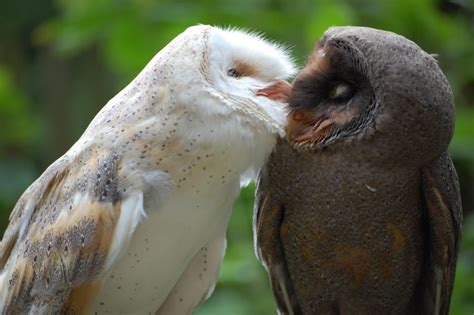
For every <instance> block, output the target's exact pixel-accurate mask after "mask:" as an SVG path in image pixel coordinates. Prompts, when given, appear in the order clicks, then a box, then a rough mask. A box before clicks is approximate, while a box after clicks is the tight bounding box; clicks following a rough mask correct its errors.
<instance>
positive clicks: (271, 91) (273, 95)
mask: <svg viewBox="0 0 474 315" xmlns="http://www.w3.org/2000/svg"><path fill="white" fill-rule="evenodd" d="M290 92H291V84H290V83H288V82H286V81H283V80H279V81H277V82H275V83H274V84H272V85H269V86H267V87H265V88H263V89H260V90H257V92H256V93H255V95H257V96H265V97H267V98H269V99H271V100H274V101H280V102H284V103H286V102H287V101H288V98H289V97H290Z"/></svg>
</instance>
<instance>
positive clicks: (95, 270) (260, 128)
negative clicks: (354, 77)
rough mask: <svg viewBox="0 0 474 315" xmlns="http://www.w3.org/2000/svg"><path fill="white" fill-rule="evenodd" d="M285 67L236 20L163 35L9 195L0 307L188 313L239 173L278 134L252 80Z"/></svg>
mask: <svg viewBox="0 0 474 315" xmlns="http://www.w3.org/2000/svg"><path fill="white" fill-rule="evenodd" d="M293 71H294V68H293V64H292V62H291V60H290V58H289V57H288V55H287V54H286V53H285V51H284V50H283V49H282V48H281V47H280V46H278V45H274V44H271V43H269V42H267V41H265V40H263V39H262V38H261V37H259V36H256V35H252V34H248V33H244V32H241V31H238V30H222V29H219V28H216V27H210V26H204V25H199V26H194V27H191V28H189V29H187V30H186V31H185V32H184V33H182V34H181V35H179V36H178V37H177V38H175V39H174V40H173V41H172V42H171V43H169V44H168V45H167V46H166V47H165V48H164V49H163V50H161V51H160V52H159V53H158V54H157V55H156V56H155V57H154V58H153V59H152V60H151V61H150V62H149V64H148V65H147V66H146V67H145V68H144V69H143V71H142V72H141V73H140V74H139V75H138V76H137V78H135V79H134V80H133V81H132V82H131V83H130V84H129V85H128V86H127V87H126V88H125V89H124V90H123V91H121V92H120V93H119V94H118V95H117V96H115V97H114V98H113V99H111V100H110V101H109V102H108V103H107V105H106V106H105V107H104V108H103V109H102V110H101V111H100V112H99V113H98V115H97V116H96V117H95V118H94V120H93V121H92V122H91V124H90V125H89V127H88V128H87V130H86V131H85V133H84V135H83V136H82V137H81V138H80V139H79V141H78V142H77V143H76V144H75V145H74V146H73V147H72V148H71V149H70V150H69V151H68V152H67V153H66V154H65V155H64V156H63V157H61V158H60V159H59V160H58V161H56V162H55V163H54V164H53V165H52V166H50V167H49V168H48V169H47V170H46V171H45V173H44V174H43V175H42V176H41V177H40V178H39V179H38V180H37V181H36V182H35V183H33V184H32V185H31V186H30V188H29V189H28V190H27V191H26V192H25V193H24V194H23V196H22V197H21V199H20V200H19V201H18V203H17V205H16V207H15V209H14V211H13V212H12V215H11V222H10V225H9V227H8V229H7V231H6V232H5V235H4V238H3V240H2V243H1V247H0V255H1V256H0V267H2V273H1V278H0V279H1V283H0V298H1V301H2V302H3V303H2V304H1V306H0V309H2V307H3V309H2V311H3V313H6V312H22V313H25V312H26V313H27V312H30V313H32V312H33V313H34V312H37V311H39V310H41V312H44V313H52V312H57V311H64V312H81V311H85V309H86V307H87V308H88V309H91V310H92V311H94V312H98V313H99V314H103V313H111V314H119V313H134V314H148V313H154V312H157V311H158V314H188V313H190V312H191V311H192V310H193V309H194V308H195V307H196V306H197V305H199V303H200V302H201V301H203V300H204V299H205V298H206V297H208V296H209V295H210V293H211V292H212V289H213V287H214V285H215V282H216V280H217V274H218V271H219V266H220V263H221V259H222V256H223V254H224V250H225V230H226V227H227V222H228V219H229V216H230V211H231V208H232V204H233V202H234V200H235V199H236V197H237V195H238V192H239V188H240V182H241V181H243V182H245V181H248V179H251V178H252V176H253V174H255V172H256V171H257V170H258V169H259V168H260V166H261V165H262V164H263V163H264V161H265V159H266V158H267V157H268V155H269V153H270V152H271V150H272V148H273V146H274V144H275V141H276V138H277V136H278V135H282V134H283V126H284V124H285V121H286V118H285V113H284V110H283V104H282V103H280V102H279V101H275V100H272V97H264V96H256V93H257V91H258V90H261V89H264V88H268V87H271V86H272V85H274V84H278V80H282V79H285V78H287V77H288V76H290V75H291V74H292V73H293Z"/></svg>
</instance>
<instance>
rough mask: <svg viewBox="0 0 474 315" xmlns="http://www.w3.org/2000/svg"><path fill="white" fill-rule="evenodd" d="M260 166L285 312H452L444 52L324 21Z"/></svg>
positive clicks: (264, 237)
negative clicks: (277, 136) (440, 56)
mask: <svg viewBox="0 0 474 315" xmlns="http://www.w3.org/2000/svg"><path fill="white" fill-rule="evenodd" d="M289 108H290V114H289V116H288V125H287V126H286V132H287V135H286V141H283V140H282V141H281V142H280V143H279V144H278V145H277V146H276V148H275V151H274V153H272V155H271V157H270V159H269V161H268V162H267V164H266V165H265V167H264V168H263V169H262V171H261V174H260V177H259V183H258V187H257V200H256V212H255V223H254V227H255V235H256V250H257V255H258V257H259V258H260V259H261V260H262V261H263V263H264V265H265V266H266V268H267V270H268V271H269V274H270V281H271V285H272V288H273V292H274V295H275V297H276V300H277V305H278V309H279V312H280V313H281V314H447V313H448V311H449V303H450V297H451V292H452V286H453V282H454V272H455V269H456V260H457V255H458V250H459V242H460V227H461V222H462V212H461V201H460V193H459V183H458V179H457V175H456V171H455V169H454V167H453V165H452V162H451V159H450V158H449V155H448V153H447V147H448V144H449V141H450V139H451V137H452V132H453V127H454V102H453V96H452V92H451V89H450V87H449V84H448V82H447V80H446V78H445V77H444V75H443V73H442V71H441V70H440V69H439V66H438V64H437V62H436V60H435V59H434V58H433V57H432V56H431V55H429V54H427V53H426V52H424V51H423V50H422V49H421V48H420V47H418V46H417V45H416V44H415V43H413V42H411V41H409V40H407V39H406V38H404V37H402V36H399V35H397V34H394V33H391V32H385V31H381V30H375V29H370V28H365V27H334V28H330V29H329V30H328V31H327V32H326V33H325V34H324V36H323V37H322V39H321V40H319V41H318V43H317V45H316V47H315V50H314V51H313V52H312V53H311V54H310V56H309V58H308V61H307V63H306V65H305V67H304V68H303V70H302V71H301V72H300V73H299V74H298V75H297V76H296V78H295V80H294V82H293V85H292V90H291V93H290V97H289Z"/></svg>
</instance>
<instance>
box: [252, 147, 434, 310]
mask: <svg viewBox="0 0 474 315" xmlns="http://www.w3.org/2000/svg"><path fill="white" fill-rule="evenodd" d="M351 149H353V150H351V154H350V155H348V154H347V152H344V153H343V152H340V151H339V152H338V151H336V152H330V151H331V150H328V151H329V152H324V154H317V153H312V154H304V153H303V154H301V153H298V152H296V151H294V150H293V149H292V148H291V147H290V146H289V145H288V144H286V143H282V144H279V145H278V146H277V148H276V151H275V154H274V155H272V157H271V159H270V161H269V163H267V165H266V168H265V172H266V174H267V176H268V178H272V187H271V192H272V195H273V196H275V197H274V198H273V199H272V201H274V202H276V200H281V201H282V202H283V201H285V202H284V205H285V206H284V214H283V219H282V223H281V226H280V237H281V248H282V251H283V252H284V253H285V261H286V264H287V268H288V272H289V274H290V275H291V280H292V286H293V289H294V292H296V294H297V296H298V302H299V305H300V307H301V311H302V314H332V312H334V310H335V307H337V309H338V310H339V311H340V312H341V313H342V314H369V313H374V312H375V313H393V314H406V313H410V312H413V313H416V311H419V309H417V308H416V307H418V306H419V305H417V302H416V301H415V300H414V297H415V296H417V295H418V294H419V292H418V291H417V290H418V289H417V284H418V279H420V277H421V276H422V274H423V265H424V264H425V263H426V259H427V258H426V257H425V254H424V253H425V250H426V246H425V245H424V244H425V241H426V240H427V237H426V235H425V234H426V231H425V230H426V229H425V226H424V224H423V213H422V211H421V210H420V203H419V200H420V199H419V198H420V194H421V193H420V191H419V187H420V185H421V178H420V172H419V170H417V169H416V168H414V167H412V166H405V165H390V164H383V163H380V164H378V165H377V163H374V164H367V163H366V162H364V161H363V160H362V158H360V157H364V158H366V157H367V155H365V154H363V152H360V151H359V148H355V147H352V148H351ZM343 151H344V150H343ZM323 165H324V167H322V166H323ZM328 165H337V166H338V167H328ZM260 187H261V186H260ZM288 187H291V189H288ZM379 194H380V195H383V196H384V198H383V199H382V198H375V196H376V195H379ZM290 201H291V202H290ZM308 204H310V205H311V207H308V206H307V205H308ZM303 218H304V219H303ZM301 231H306V232H305V233H302V232H301ZM401 279H404V280H403V281H402V280H401ZM418 297H419V296H418ZM335 305H337V306H335Z"/></svg>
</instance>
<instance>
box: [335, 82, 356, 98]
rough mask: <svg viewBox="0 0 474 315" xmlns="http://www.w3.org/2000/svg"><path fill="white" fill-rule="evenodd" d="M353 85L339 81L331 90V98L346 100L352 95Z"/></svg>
mask: <svg viewBox="0 0 474 315" xmlns="http://www.w3.org/2000/svg"><path fill="white" fill-rule="evenodd" d="M353 92H354V91H353V87H352V86H351V85H349V84H348V83H345V82H339V83H337V84H336V85H335V86H334V87H333V88H332V90H331V91H330V92H329V98H331V99H333V100H345V99H347V98H349V97H350V96H352V94H353Z"/></svg>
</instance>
